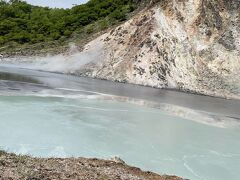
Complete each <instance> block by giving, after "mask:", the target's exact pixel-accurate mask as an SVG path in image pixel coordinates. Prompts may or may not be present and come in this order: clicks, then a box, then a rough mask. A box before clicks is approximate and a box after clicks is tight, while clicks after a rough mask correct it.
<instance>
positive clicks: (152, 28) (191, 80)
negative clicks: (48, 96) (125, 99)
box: [78, 0, 240, 98]
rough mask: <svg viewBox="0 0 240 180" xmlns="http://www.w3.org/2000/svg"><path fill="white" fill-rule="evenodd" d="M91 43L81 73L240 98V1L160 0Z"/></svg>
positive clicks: (108, 78) (146, 84) (120, 80)
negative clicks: (98, 49) (95, 54)
mask: <svg viewBox="0 0 240 180" xmlns="http://www.w3.org/2000/svg"><path fill="white" fill-rule="evenodd" d="M152 4H154V5H152V6H150V7H148V8H146V9H144V10H143V11H141V12H140V13H138V14H137V15H136V16H134V17H133V18H132V19H131V20H129V21H127V22H126V23H124V24H122V25H120V26H119V27H116V28H115V29H113V30H112V31H110V32H108V33H106V34H104V35H102V36H101V37H99V38H98V39H96V40H94V41H92V42H91V43H89V44H88V45H87V46H86V49H88V48H94V45H95V44H99V42H101V43H102V44H103V48H102V56H101V57H99V59H98V60H95V61H92V62H90V63H88V64H87V65H85V66H84V67H83V68H81V70H80V71H79V72H78V73H79V74H80V75H84V76H90V77H95V78H101V79H107V80H112V81H118V82H127V83H134V84H140V85H145V86H152V87H157V88H171V89H177V90H183V91H190V92H195V93H200V94H205V95H212V96H220V97H232V98H239V97H240V0H158V1H157V2H155V1H154V2H152Z"/></svg>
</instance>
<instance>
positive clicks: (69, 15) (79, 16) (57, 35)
mask: <svg viewBox="0 0 240 180" xmlns="http://www.w3.org/2000/svg"><path fill="white" fill-rule="evenodd" d="M138 2H139V1H136V0H90V1H88V2H87V3H86V4H82V5H77V6H74V7H73V8H71V9H58V8H54V9H52V8H48V7H39V6H33V5H30V4H28V3H27V2H25V1H21V0H10V1H8V2H7V1H5V0H0V48H1V47H2V48H4V47H8V48H10V47H17V46H22V45H23V44H27V45H33V44H38V43H46V42H57V44H61V43H64V42H65V41H66V39H69V38H74V37H78V38H79V37H80V38H81V37H83V38H85V37H86V36H89V34H92V33H96V32H99V31H102V30H104V29H106V28H108V27H111V26H113V25H114V24H117V23H119V22H121V21H124V20H126V19H127V18H128V16H129V14H130V13H131V12H133V11H134V10H135V9H136V8H137V4H138Z"/></svg>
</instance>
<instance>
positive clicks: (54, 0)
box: [25, 0, 88, 8]
mask: <svg viewBox="0 0 240 180" xmlns="http://www.w3.org/2000/svg"><path fill="white" fill-rule="evenodd" d="M25 1H27V2H28V3H29V4H32V5H38V6H48V7H58V8H70V7H72V6H73V4H82V3H85V2H87V1H88V0H25Z"/></svg>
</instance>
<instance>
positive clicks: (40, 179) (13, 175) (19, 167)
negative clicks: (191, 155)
mask: <svg viewBox="0 0 240 180" xmlns="http://www.w3.org/2000/svg"><path fill="white" fill-rule="evenodd" d="M0 179H12V180H15V179H16V180H17V179H28V180H30V179H31V180H44V179H46V180H47V179H71V180H74V179H83V180H88V179H89V180H93V179H99V180H103V179H114V180H117V179H126V180H135V179H136V180H140V179H146V180H147V179H149V180H181V178H178V177H176V176H159V175H157V174H154V173H151V172H143V171H141V170H140V169H138V168H134V167H130V166H127V165H126V164H124V163H122V162H115V161H106V160H97V159H86V158H69V159H54V158H52V159H38V158H31V157H28V156H16V155H14V154H8V153H5V152H1V151H0Z"/></svg>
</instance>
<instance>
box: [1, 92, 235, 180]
mask: <svg viewBox="0 0 240 180" xmlns="http://www.w3.org/2000/svg"><path fill="white" fill-rule="evenodd" d="M0 110H1V112H0V127H1V130H0V148H1V149H4V150H7V151H8V152H15V153H17V154H29V155H33V156H37V157H72V156H73V157H79V156H81V157H97V158H106V159H109V158H111V157H114V156H118V157H120V158H121V159H123V160H124V161H125V162H126V163H127V164H129V165H133V166H137V167H140V168H142V169H143V170H150V171H153V172H157V173H160V174H174V175H178V176H181V177H184V178H188V179H192V180H227V179H231V180H239V179H240V175H239V169H240V151H239V149H240V128H239V127H228V128H219V127H214V126H208V125H204V124H200V123H197V122H194V121H190V120H186V119H183V118H180V117H176V116H174V115H171V114H168V113H166V112H163V111H161V110H159V109H154V108H150V107H145V106H140V105H134V104H130V103H126V102H118V101H110V100H101V99H94V98H90V99H89V98H81V99H69V98H59V97H35V96H0Z"/></svg>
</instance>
